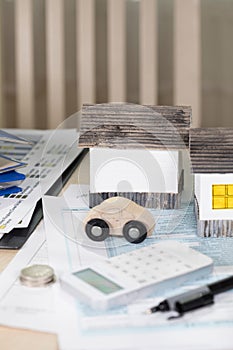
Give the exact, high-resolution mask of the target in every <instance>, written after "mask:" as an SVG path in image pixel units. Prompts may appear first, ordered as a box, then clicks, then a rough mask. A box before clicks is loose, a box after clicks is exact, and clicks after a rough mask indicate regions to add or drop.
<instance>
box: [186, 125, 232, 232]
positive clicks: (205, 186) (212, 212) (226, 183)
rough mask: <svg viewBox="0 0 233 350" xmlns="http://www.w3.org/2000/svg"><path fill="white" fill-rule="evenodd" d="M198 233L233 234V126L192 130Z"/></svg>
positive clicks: (192, 159)
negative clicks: (230, 127)
mask: <svg viewBox="0 0 233 350" xmlns="http://www.w3.org/2000/svg"><path fill="white" fill-rule="evenodd" d="M190 155H191V162H192V168H193V173H194V184H195V189H194V194H195V204H196V206H195V207H196V216H197V227H198V234H199V235H201V236H203V237H210V236H213V237H219V236H233V129H229V128H207V129H202V128H201V129H191V130H190Z"/></svg>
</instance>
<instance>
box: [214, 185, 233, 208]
mask: <svg viewBox="0 0 233 350" xmlns="http://www.w3.org/2000/svg"><path fill="white" fill-rule="evenodd" d="M212 209H233V184H228V185H213V186H212Z"/></svg>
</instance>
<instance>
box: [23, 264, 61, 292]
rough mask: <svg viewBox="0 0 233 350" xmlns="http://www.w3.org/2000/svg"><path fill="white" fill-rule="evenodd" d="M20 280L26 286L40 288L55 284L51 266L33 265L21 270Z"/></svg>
mask: <svg viewBox="0 0 233 350" xmlns="http://www.w3.org/2000/svg"><path fill="white" fill-rule="evenodd" d="M19 279H20V282H21V283H22V284H24V285H26V286H30V287H40V286H45V285H47V284H49V283H51V282H54V281H55V275H54V270H53V268H52V267H51V266H49V265H31V266H28V267H25V268H24V269H22V270H21V273H20V277H19Z"/></svg>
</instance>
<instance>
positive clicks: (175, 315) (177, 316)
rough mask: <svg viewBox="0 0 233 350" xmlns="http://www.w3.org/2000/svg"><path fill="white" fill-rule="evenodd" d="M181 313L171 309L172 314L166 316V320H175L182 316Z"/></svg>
mask: <svg viewBox="0 0 233 350" xmlns="http://www.w3.org/2000/svg"><path fill="white" fill-rule="evenodd" d="M183 315H184V314H183V313H181V312H178V311H173V312H172V314H171V315H170V316H169V317H168V318H167V320H168V321H172V320H177V319H178V318H181V317H183Z"/></svg>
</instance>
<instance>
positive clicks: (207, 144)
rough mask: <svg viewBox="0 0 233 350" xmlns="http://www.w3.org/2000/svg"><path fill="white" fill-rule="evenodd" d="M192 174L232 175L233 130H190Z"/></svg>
mask: <svg viewBox="0 0 233 350" xmlns="http://www.w3.org/2000/svg"><path fill="white" fill-rule="evenodd" d="M190 157H191V162H192V168H193V173H195V174H199V173H200V174H202V173H220V174H225V173H233V128H199V129H190Z"/></svg>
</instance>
